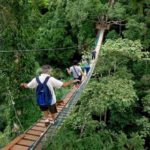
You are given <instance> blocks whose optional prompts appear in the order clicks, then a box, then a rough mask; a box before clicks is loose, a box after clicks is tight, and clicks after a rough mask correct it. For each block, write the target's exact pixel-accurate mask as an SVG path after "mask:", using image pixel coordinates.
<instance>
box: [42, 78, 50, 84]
mask: <svg viewBox="0 0 150 150" xmlns="http://www.w3.org/2000/svg"><path fill="white" fill-rule="evenodd" d="M49 78H50V76H47V77H46V78H45V81H44V82H43V84H44V85H46V83H47V82H48V80H49Z"/></svg>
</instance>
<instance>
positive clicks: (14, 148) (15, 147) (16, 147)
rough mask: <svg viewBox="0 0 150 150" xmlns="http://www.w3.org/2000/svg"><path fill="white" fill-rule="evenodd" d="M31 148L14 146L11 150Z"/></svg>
mask: <svg viewBox="0 0 150 150" xmlns="http://www.w3.org/2000/svg"><path fill="white" fill-rule="evenodd" d="M28 149H29V147H27V146H21V145H14V146H13V147H12V148H11V149H10V150H28Z"/></svg>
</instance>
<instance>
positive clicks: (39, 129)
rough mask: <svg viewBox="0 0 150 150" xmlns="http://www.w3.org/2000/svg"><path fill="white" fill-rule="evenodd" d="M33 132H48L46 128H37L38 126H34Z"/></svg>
mask: <svg viewBox="0 0 150 150" xmlns="http://www.w3.org/2000/svg"><path fill="white" fill-rule="evenodd" d="M32 130H37V131H41V132H44V131H45V130H46V128H45V127H44V128H43V127H36V126H34V127H33V128H32Z"/></svg>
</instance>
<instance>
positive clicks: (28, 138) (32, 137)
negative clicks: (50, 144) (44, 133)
mask: <svg viewBox="0 0 150 150" xmlns="http://www.w3.org/2000/svg"><path fill="white" fill-rule="evenodd" d="M38 138H39V137H38V136H35V135H30V134H26V135H25V136H24V138H23V139H27V140H33V141H36V140H37V139H38Z"/></svg>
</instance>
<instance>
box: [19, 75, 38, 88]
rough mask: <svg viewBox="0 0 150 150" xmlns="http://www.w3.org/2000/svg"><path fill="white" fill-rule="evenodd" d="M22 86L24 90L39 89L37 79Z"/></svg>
mask: <svg viewBox="0 0 150 150" xmlns="http://www.w3.org/2000/svg"><path fill="white" fill-rule="evenodd" d="M20 86H21V87H22V88H30V89H34V88H36V87H37V82H36V79H35V78H34V79H32V81H30V82H29V83H21V84H20Z"/></svg>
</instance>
